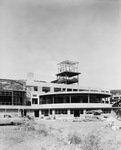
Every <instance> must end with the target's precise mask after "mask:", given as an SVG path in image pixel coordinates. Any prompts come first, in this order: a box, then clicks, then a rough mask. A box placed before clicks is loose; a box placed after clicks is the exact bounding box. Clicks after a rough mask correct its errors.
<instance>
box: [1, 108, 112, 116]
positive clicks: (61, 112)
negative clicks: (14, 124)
mask: <svg viewBox="0 0 121 150" xmlns="http://www.w3.org/2000/svg"><path fill="white" fill-rule="evenodd" d="M92 110H93V111H96V110H101V111H102V113H103V114H111V112H112V110H113V109H112V108H76V109H75V108H71V109H69V108H68V109H66V108H64V109H0V114H1V113H7V114H8V113H9V114H11V115H13V116H16V117H17V116H19V117H24V116H33V117H36V118H43V117H80V116H82V115H85V114H91V113H87V112H91V111H92Z"/></svg>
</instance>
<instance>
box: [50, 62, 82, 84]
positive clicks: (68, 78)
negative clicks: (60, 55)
mask: <svg viewBox="0 0 121 150" xmlns="http://www.w3.org/2000/svg"><path fill="white" fill-rule="evenodd" d="M57 65H58V74H56V76H57V79H56V80H54V81H51V82H52V83H64V84H74V83H76V84H79V74H80V73H79V72H78V65H79V63H78V62H75V61H69V60H65V61H63V62H60V63H59V64H57Z"/></svg>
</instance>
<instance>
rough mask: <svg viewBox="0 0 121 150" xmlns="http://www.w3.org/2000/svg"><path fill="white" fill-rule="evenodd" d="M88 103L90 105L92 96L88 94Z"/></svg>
mask: <svg viewBox="0 0 121 150" xmlns="http://www.w3.org/2000/svg"><path fill="white" fill-rule="evenodd" d="M88 103H90V95H89V94H88Z"/></svg>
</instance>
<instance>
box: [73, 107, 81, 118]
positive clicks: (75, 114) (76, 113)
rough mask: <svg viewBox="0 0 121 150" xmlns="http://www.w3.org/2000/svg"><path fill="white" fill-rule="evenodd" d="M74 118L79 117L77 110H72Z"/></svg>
mask: <svg viewBox="0 0 121 150" xmlns="http://www.w3.org/2000/svg"><path fill="white" fill-rule="evenodd" d="M74 117H80V112H79V109H75V110H74Z"/></svg>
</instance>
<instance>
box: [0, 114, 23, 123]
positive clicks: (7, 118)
mask: <svg viewBox="0 0 121 150" xmlns="http://www.w3.org/2000/svg"><path fill="white" fill-rule="evenodd" d="M22 123H23V119H22V118H20V117H14V116H12V115H11V114H0V125H18V124H22Z"/></svg>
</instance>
